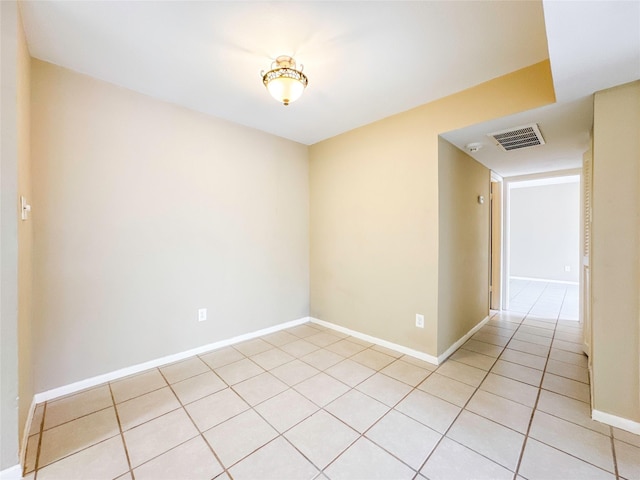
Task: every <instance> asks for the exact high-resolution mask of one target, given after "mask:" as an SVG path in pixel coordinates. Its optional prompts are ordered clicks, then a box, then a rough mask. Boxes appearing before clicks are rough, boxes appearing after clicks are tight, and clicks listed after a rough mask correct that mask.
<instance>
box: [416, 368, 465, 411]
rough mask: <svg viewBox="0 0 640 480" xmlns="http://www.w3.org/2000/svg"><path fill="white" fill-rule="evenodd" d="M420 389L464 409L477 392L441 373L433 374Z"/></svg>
mask: <svg viewBox="0 0 640 480" xmlns="http://www.w3.org/2000/svg"><path fill="white" fill-rule="evenodd" d="M418 389H419V390H422V391H423V392H427V393H430V394H431V395H434V396H436V397H439V398H441V399H443V400H446V401H447V402H450V403H453V404H454V405H457V406H459V407H464V405H465V404H466V403H467V401H468V400H469V399H470V398H471V395H473V392H475V388H474V387H472V386H471V385H467V384H466V383H462V382H459V381H457V380H454V379H453V378H449V377H445V376H444V375H440V374H439V373H437V372H436V373H432V374H431V375H429V377H428V378H427V379H426V380H425V381H424V382H422V383H421V384H420V385H418Z"/></svg>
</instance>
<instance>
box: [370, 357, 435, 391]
mask: <svg viewBox="0 0 640 480" xmlns="http://www.w3.org/2000/svg"><path fill="white" fill-rule="evenodd" d="M380 372H381V373H384V374H385V375H387V376H388V377H391V378H395V379H396V380H399V381H401V382H403V383H406V384H407V385H410V386H412V387H415V386H416V385H418V384H419V383H420V382H422V381H423V380H424V379H425V378H427V377H428V376H429V375H431V370H427V369H426V368H422V367H420V366H417V365H414V364H412V363H408V362H405V361H404V360H402V359H398V360H396V361H395V362H393V363H391V364H390V365H387V366H386V367H384V368H383V369H382V370H380Z"/></svg>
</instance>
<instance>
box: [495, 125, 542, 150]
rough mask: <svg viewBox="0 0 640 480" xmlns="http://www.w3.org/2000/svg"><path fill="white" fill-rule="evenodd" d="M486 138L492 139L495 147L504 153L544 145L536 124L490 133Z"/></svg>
mask: <svg viewBox="0 0 640 480" xmlns="http://www.w3.org/2000/svg"><path fill="white" fill-rule="evenodd" d="M487 136H488V137H490V138H492V139H493V140H494V141H495V142H496V145H498V146H499V147H500V148H501V149H502V150H504V151H505V152H508V151H510V150H517V149H519V148H528V147H535V146H536V145H544V138H542V133H540V128H539V127H538V124H537V123H533V124H531V125H524V126H522V127H515V128H509V129H507V130H502V131H500V132H495V133H490V134H489V135H487Z"/></svg>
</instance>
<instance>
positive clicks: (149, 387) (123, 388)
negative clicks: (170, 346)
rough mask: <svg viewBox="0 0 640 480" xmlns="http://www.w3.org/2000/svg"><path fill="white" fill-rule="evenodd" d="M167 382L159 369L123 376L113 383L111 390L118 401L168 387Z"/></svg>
mask: <svg viewBox="0 0 640 480" xmlns="http://www.w3.org/2000/svg"><path fill="white" fill-rule="evenodd" d="M166 386H167V382H166V381H165V380H164V377H163V376H162V375H161V374H160V371H159V370H157V369H155V368H154V369H153V370H148V371H146V372H144V373H140V374H138V375H133V376H131V377H126V378H123V379H122V380H118V381H116V382H112V383H111V391H112V392H113V398H114V400H115V401H116V403H120V402H124V401H125V400H129V399H130V398H134V397H138V396H140V395H144V394H145V393H149V392H151V391H153V390H158V389H159V388H162V387H166Z"/></svg>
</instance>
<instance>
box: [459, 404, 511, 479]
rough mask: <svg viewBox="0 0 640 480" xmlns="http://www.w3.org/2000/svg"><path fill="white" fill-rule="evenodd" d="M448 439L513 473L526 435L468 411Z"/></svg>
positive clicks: (462, 414)
mask: <svg viewBox="0 0 640 480" xmlns="http://www.w3.org/2000/svg"><path fill="white" fill-rule="evenodd" d="M447 437H449V438H451V439H453V440H455V441H456V442H458V443H461V444H462V445H464V446H466V447H468V448H470V449H472V450H474V451H476V452H478V453H480V454H481V455H484V456H485V457H487V458H489V459H490V460H493V461H494V462H497V463H499V464H500V465H502V466H503V467H506V468H508V469H509V470H511V471H515V469H516V465H517V464H518V457H519V456H520V449H521V448H522V443H523V442H524V435H522V434H520V433H518V432H515V431H513V430H511V429H509V428H507V427H503V426H502V425H499V424H497V423H495V422H492V421H491V420H488V419H486V418H484V417H481V416H480V415H476V414H475V413H471V412H468V411H463V412H462V413H461V414H460V416H459V417H458V419H457V420H456V421H455V423H454V424H453V425H452V426H451V428H450V429H449V432H448V433H447ZM489 438H490V439H491V441H487V439H489Z"/></svg>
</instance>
